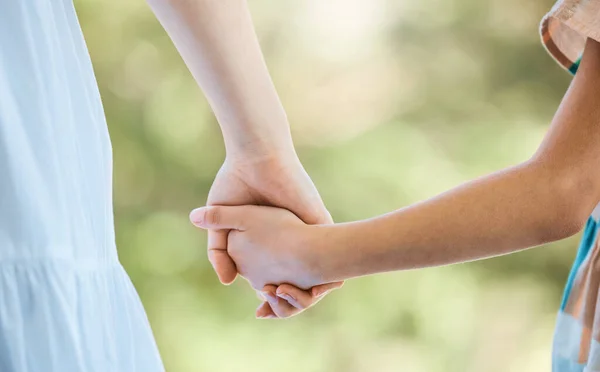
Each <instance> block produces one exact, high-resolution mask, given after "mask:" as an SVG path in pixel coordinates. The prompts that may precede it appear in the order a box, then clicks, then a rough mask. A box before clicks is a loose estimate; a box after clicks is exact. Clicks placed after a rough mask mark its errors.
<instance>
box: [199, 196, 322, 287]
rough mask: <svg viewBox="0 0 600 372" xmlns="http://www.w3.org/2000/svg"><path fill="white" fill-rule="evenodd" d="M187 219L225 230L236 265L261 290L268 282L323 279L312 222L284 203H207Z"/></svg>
mask: <svg viewBox="0 0 600 372" xmlns="http://www.w3.org/2000/svg"><path fill="white" fill-rule="evenodd" d="M190 219H191V220H192V223H193V224H194V225H195V226H197V227H200V228H203V229H211V230H230V231H229V235H228V240H227V247H223V248H213V249H222V250H227V254H228V255H229V256H230V257H231V258H232V259H233V261H234V262H235V264H236V266H237V270H238V272H239V273H240V275H242V276H243V277H245V278H246V280H248V282H250V285H251V286H252V287H253V288H254V289H256V290H261V289H262V288H263V287H264V286H265V285H267V284H274V285H280V284H284V283H287V284H291V285H294V286H296V287H298V288H304V289H307V288H311V287H313V286H316V285H318V284H322V283H323V280H322V279H321V275H320V274H319V265H318V262H319V259H318V257H317V253H319V251H323V250H320V249H318V248H317V245H318V244H317V243H318V239H317V238H316V234H315V230H314V229H315V228H318V227H315V226H309V225H306V224H304V223H303V222H302V221H301V220H300V219H299V218H298V217H296V215H294V214H293V213H291V212H290V211H288V210H286V209H280V208H273V207H263V206H253V205H247V206H211V207H202V208H198V209H195V210H194V211H192V213H191V215H190Z"/></svg>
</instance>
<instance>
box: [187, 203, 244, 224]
mask: <svg viewBox="0 0 600 372" xmlns="http://www.w3.org/2000/svg"><path fill="white" fill-rule="evenodd" d="M245 215H246V206H236V207H230V206H220V205H216V206H210V207H200V208H196V209H194V210H193V211H192V212H191V213H190V221H191V222H192V224H194V226H197V227H200V228H203V229H211V230H244V228H245V222H244V216H245Z"/></svg>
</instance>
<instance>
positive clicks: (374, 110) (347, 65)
mask: <svg viewBox="0 0 600 372" xmlns="http://www.w3.org/2000/svg"><path fill="white" fill-rule="evenodd" d="M76 5H77V8H78V12H79V14H80V17H81V23H82V27H83V29H84V32H85V35H86V39H87V41H88V44H89V49H90V53H91V55H92V58H93V61H94V67H95V71H96V75H97V78H98V81H99V84H100V89H101V92H102V97H103V102H104V107H105V111H106V115H107V119H108V123H109V127H110V132H111V136H112V141H113V148H114V162H115V171H114V173H115V174H114V178H115V179H114V182H115V192H114V194H115V208H116V221H117V237H118V244H119V251H120V256H121V260H122V262H123V264H124V265H125V266H126V268H127V269H128V272H129V273H130V275H131V277H132V279H133V281H134V283H135V285H136V287H137V289H138V291H139V293H140V295H141V297H142V300H143V302H144V305H145V307H146V309H147V311H148V315H149V318H150V321H151V324H152V326H153V329H154V332H155V335H156V338H157V341H158V344H159V347H160V350H161V354H162V356H163V358H164V361H165V364H166V367H167V370H168V371H170V372H188V371H189V372H191V371H194V372H195V371H210V372H213V371H218V372H229V371H232V372H233V371H235V372H238V371H244V372H252V371H260V372H268V371H279V370H284V371H289V372H294V371H303V372H370V371H378V372H386V371H411V372H412V371H415V372H418V371H457V372H468V371H486V372H493V371H507V370H510V371H529V372H531V371H547V370H549V361H550V357H549V350H550V343H551V335H552V328H553V321H554V314H555V311H556V310H557V308H558V306H559V302H560V293H561V290H562V285H563V282H564V281H565V279H566V276H567V273H568V269H569V267H570V264H571V260H572V258H573V255H574V249H575V246H576V240H575V239H570V240H568V241H565V242H561V243H558V244H553V245H550V246H546V247H544V248H539V249H536V250H531V251H527V252H524V253H520V254H515V255H512V256H508V257H503V258H498V259H494V260H488V261H485V262H477V263H470V264H464V265H458V266H454V267H445V268H438V269H428V270H423V271H415V272H404V273H395V274H387V275H381V276H378V277H369V278H362V279H357V280H353V281H351V282H349V283H347V285H346V287H345V288H344V289H343V290H341V291H338V292H337V293H335V294H333V295H331V296H329V297H328V298H327V299H325V300H324V301H323V302H322V303H321V304H319V306H317V307H316V308H315V309H312V310H310V311H308V312H307V313H306V314H303V315H302V316H299V317H297V318H295V319H292V320H288V321H258V320H254V319H253V311H254V308H255V307H256V306H257V305H258V300H257V299H256V298H255V296H254V293H253V292H252V291H250V290H248V287H247V286H246V284H245V283H243V282H242V281H238V283H236V284H234V285H233V286H231V287H223V286H221V285H220V284H219V283H218V281H217V279H216V277H215V275H214V274H213V272H212V270H211V268H210V265H209V264H208V262H207V261H206V259H205V253H204V252H205V249H206V243H205V235H204V234H203V233H202V232H199V231H197V230H195V229H193V228H192V227H191V225H190V224H189V223H188V221H187V215H188V212H189V211H190V210H191V209H192V208H194V207H196V206H200V205H203V204H204V201H205V198H206V194H207V192H208V189H209V187H210V185H211V182H212V179H213V177H214V175H215V173H216V171H217V169H218V167H219V166H220V164H221V161H222V159H223V156H224V149H223V146H222V140H221V135H220V133H219V130H218V126H217V124H216V122H215V120H214V117H213V116H212V114H211V113H210V108H209V107H208V105H207V103H206V100H205V99H204V98H203V96H202V94H201V92H200V91H199V89H198V88H197V87H196V85H195V83H194V81H193V79H192V78H191V76H190V74H189V73H188V72H187V69H186V68H185V66H184V64H183V62H182V61H181V59H180V57H179V56H178V54H177V53H176V51H175V49H174V47H173V46H172V44H171V42H170V41H169V39H168V37H167V35H166V34H165V33H164V31H163V30H162V28H161V27H160V25H159V24H158V22H157V21H156V20H155V19H154V17H153V15H152V14H151V12H150V10H149V9H148V7H147V6H146V4H145V3H144V2H143V1H142V0H135V1H134V0H131V1H120V0H102V1H100V0H87V1H84V0H80V1H77V2H76ZM250 5H251V7H252V11H253V15H254V17H255V21H256V25H257V29H258V32H259V35H260V38H261V42H262V45H263V47H264V50H265V54H266V58H267V62H268V64H269V67H270V69H271V72H272V74H273V77H274V79H275V82H276V85H277V87H278V89H279V92H280V95H281V97H282V100H283V102H284V104H285V106H286V109H287V110H288V114H289V117H290V120H291V122H292V129H293V132H294V137H295V140H296V142H297V144H298V147H299V152H300V156H301V159H302V160H303V162H304V164H305V166H306V168H307V171H308V172H309V173H310V174H311V175H312V176H313V178H314V180H315V182H316V184H317V186H318V187H319V189H320V190H321V192H322V195H323V198H324V200H325V202H326V204H327V205H328V207H329V208H330V210H331V212H332V214H333V216H334V218H335V219H336V220H337V221H347V220H352V219H359V218H365V217H370V216H373V215H376V214H379V213H383V212H388V211H391V210H393V209H397V208H399V207H402V206H405V205H407V204H410V203H413V202H416V201H418V200H422V199H424V198H427V197H430V196H433V195H435V194H437V193H439V192H442V191H445V190H447V189H448V188H450V187H453V186H455V185H457V184H459V183H461V182H464V181H467V180H469V179H472V178H474V177H477V176H479V175H482V174H486V173H489V172H492V171H494V170H498V169H500V168H502V167H505V166H509V165H512V164H515V163H518V162H520V161H523V160H525V159H527V158H528V157H529V156H530V155H531V154H532V153H533V152H534V151H535V149H536V146H537V145H538V144H539V142H540V141H541V139H542V137H543V135H544V132H545V130H546V128H547V126H548V123H549V121H550V119H551V117H552V115H553V112H554V110H555V109H556V107H557V106H558V103H559V100H560V97H561V95H562V94H563V92H564V91H565V89H566V86H567V84H568V81H569V75H568V74H567V73H566V72H563V71H561V69H560V68H559V67H558V66H557V65H556V64H555V63H554V62H553V61H552V60H551V58H550V57H548V56H547V55H546V52H545V51H544V50H543V47H542V46H541V44H540V43H539V36H538V34H537V25H538V22H539V19H541V16H542V15H543V13H544V12H545V11H546V10H547V9H549V8H550V6H551V2H550V1H545V2H529V3H527V4H524V3H523V2H520V1H517V0H488V1H478V0H420V1H417V0H414V1H411V2H405V1H397V0H394V1H392V0H389V1H388V0H377V1H375V0H371V1H363V0H360V1H359V0H352V1H349V0H347V1H341V0H328V1H319V0H310V1H308V0H307V1H266V0H257V1H252V2H250Z"/></svg>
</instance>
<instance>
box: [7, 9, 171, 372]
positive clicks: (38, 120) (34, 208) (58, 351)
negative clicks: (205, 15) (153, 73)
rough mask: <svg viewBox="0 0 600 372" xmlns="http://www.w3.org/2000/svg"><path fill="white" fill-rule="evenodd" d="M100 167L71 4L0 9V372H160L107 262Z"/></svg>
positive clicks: (97, 111) (115, 263)
mask: <svg viewBox="0 0 600 372" xmlns="http://www.w3.org/2000/svg"><path fill="white" fill-rule="evenodd" d="M111 173H112V156H111V146H110V139H109V136H108V132H107V127H106V122H105V118H104V114H103V109H102V104H101V101H100V95H99V92H98V88H97V85H96V81H95V78H94V73H93V70H92V65H91V62H90V58H89V54H88V52H87V49H86V46H85V42H84V39H83V36H82V33H81V29H80V27H79V24H78V21H77V16H76V13H75V10H74V7H73V3H72V1H71V0H0V371H2V372H71V371H85V372H96V371H97V372H138V371H139V372H155V371H163V370H164V368H163V366H162V363H161V360H160V357H159V354H158V350H157V348H156V344H155V341H154V338H153V336H152V332H151V330H150V326H149V324H148V320H147V317H146V314H145V312H144V309H143V307H142V305H141V303H140V301H139V298H138V295H137V293H136V291H135V289H134V287H133V285H132V284H131V282H130V280H129V277H128V276H127V274H126V273H125V271H124V270H123V267H122V266H121V264H120V263H119V260H118V257H117V251H116V247H115V239H114V231H113V210H112V193H111V190H112V185H111V183H112V177H111Z"/></svg>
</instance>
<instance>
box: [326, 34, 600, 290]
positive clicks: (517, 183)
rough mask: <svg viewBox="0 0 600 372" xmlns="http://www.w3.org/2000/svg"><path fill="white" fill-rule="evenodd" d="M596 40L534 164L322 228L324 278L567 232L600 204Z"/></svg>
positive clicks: (528, 243)
mask: <svg viewBox="0 0 600 372" xmlns="http://www.w3.org/2000/svg"><path fill="white" fill-rule="evenodd" d="M598 97H600V44H599V43H597V42H595V41H593V40H589V41H588V43H587V45H586V48H585V52H584V56H583V59H582V62H581V66H580V69H579V71H578V73H577V76H576V77H575V79H574V81H573V83H572V84H571V87H570V88H569V90H568V92H567V94H566V95H565V98H564V99H563V102H562V104H561V106H560V108H559V110H558V112H557V114H556V116H555V118H554V120H553V123H552V125H551V128H550V130H549V132H548V134H547V136H546V138H545V139H544V142H543V143H542V145H541V146H540V149H539V150H538V152H537V153H536V154H535V156H534V157H533V159H532V160H531V161H528V162H526V163H524V164H522V165H520V166H517V167H513V168H510V169H507V170H504V171H501V172H498V173H496V174H493V175H491V176H488V177H485V178H482V179H479V180H476V181H473V182H470V183H467V184H465V185H463V186H461V187H458V188H456V189H454V190H452V191H449V192H447V193H445V194H442V195H440V196H438V197H436V198H434V199H431V200H429V201H426V202H424V203H420V204H417V205H414V206H411V207H408V208H405V209H402V210H399V211H397V212H394V213H391V214H388V215H385V216H381V217H378V218H375V219H371V220H367V221H362V222H356V223H349V224H342V225H338V226H333V227H326V226H320V227H316V228H315V229H317V230H319V232H318V233H317V235H319V236H320V237H321V238H320V240H322V241H323V242H324V244H326V245H327V246H328V247H329V249H327V250H320V252H322V253H323V255H324V256H323V257H321V258H320V260H319V261H320V262H321V263H320V265H323V268H322V272H323V273H324V275H325V281H330V280H337V279H344V278H349V277H353V276H360V275H366V274H371V273H375V272H382V271H391V270H402V269H411V268H417V267H426V266H434V265H445V264H450V263H455V262H463V261H469V260H475V259H479V258H485V257H490V256H495V255H501V254H506V253H510V252H514V251H517V250H520V249H524V248H527V247H532V246H536V245H539V244H543V243H546V242H549V241H554V240H559V239H562V238H565V237H568V236H570V235H572V234H574V233H576V232H577V231H579V230H580V229H581V227H582V226H583V224H584V223H585V221H586V219H587V217H588V215H589V214H590V213H591V211H592V210H593V209H594V207H595V206H596V204H597V203H598V201H600V167H599V159H600V100H599V98H598Z"/></svg>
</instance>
